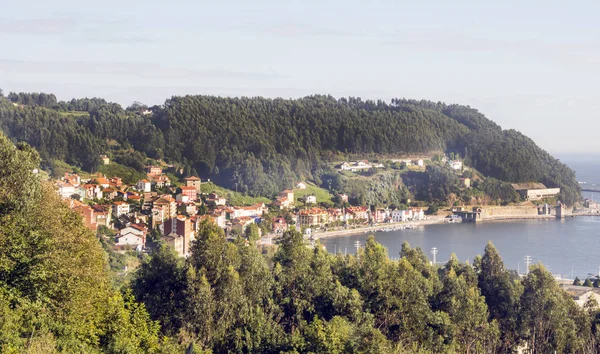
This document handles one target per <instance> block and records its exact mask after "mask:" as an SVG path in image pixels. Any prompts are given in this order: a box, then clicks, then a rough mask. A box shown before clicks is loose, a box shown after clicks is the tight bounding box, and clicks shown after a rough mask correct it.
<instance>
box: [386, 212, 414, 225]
mask: <svg viewBox="0 0 600 354" xmlns="http://www.w3.org/2000/svg"><path fill="white" fill-rule="evenodd" d="M390 216H391V218H392V221H393V222H404V221H408V220H412V217H413V215H412V210H410V209H409V210H400V209H396V210H392V213H391V215H390Z"/></svg>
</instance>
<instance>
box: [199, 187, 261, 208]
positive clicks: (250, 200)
mask: <svg viewBox="0 0 600 354" xmlns="http://www.w3.org/2000/svg"><path fill="white" fill-rule="evenodd" d="M200 189H201V191H202V193H211V192H217V194H219V195H222V196H224V197H225V198H227V200H228V201H229V204H231V205H252V204H256V203H265V204H270V203H271V202H272V200H270V199H269V198H264V197H251V196H249V195H244V194H242V193H238V192H234V191H232V190H230V189H226V188H223V187H219V186H217V185H216V184H214V183H212V182H206V183H202V185H201V187H200Z"/></svg>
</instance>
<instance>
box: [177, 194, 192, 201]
mask: <svg viewBox="0 0 600 354" xmlns="http://www.w3.org/2000/svg"><path fill="white" fill-rule="evenodd" d="M175 200H176V201H178V202H180V203H189V202H190V197H189V196H188V195H186V194H181V193H179V194H177V195H176V196H175Z"/></svg>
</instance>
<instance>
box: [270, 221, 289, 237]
mask: <svg viewBox="0 0 600 354" xmlns="http://www.w3.org/2000/svg"><path fill="white" fill-rule="evenodd" d="M287 228H288V225H287V222H286V221H285V219H284V218H274V219H273V232H274V233H276V234H282V233H284V232H285V231H286V230H287Z"/></svg>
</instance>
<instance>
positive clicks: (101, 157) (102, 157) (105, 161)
mask: <svg viewBox="0 0 600 354" xmlns="http://www.w3.org/2000/svg"><path fill="white" fill-rule="evenodd" d="M100 160H102V164H103V165H108V164H109V163H110V159H109V158H108V156H106V155H100Z"/></svg>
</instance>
